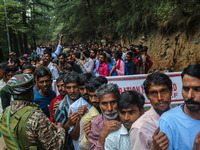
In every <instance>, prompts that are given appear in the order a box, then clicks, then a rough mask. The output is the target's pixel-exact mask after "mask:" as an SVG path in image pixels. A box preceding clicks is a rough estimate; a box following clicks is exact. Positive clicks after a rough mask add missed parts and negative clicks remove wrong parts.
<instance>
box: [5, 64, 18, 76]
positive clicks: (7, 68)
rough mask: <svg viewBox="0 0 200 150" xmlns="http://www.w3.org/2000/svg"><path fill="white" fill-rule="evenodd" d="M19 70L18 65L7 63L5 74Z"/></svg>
mask: <svg viewBox="0 0 200 150" xmlns="http://www.w3.org/2000/svg"><path fill="white" fill-rule="evenodd" d="M16 71H17V67H16V66H10V65H7V66H6V68H5V74H7V73H9V72H16Z"/></svg>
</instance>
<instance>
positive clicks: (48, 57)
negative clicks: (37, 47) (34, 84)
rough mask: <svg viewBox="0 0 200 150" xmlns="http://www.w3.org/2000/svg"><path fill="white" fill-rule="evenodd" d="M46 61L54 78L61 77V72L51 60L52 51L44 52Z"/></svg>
mask: <svg viewBox="0 0 200 150" xmlns="http://www.w3.org/2000/svg"><path fill="white" fill-rule="evenodd" d="M44 63H45V66H46V67H47V68H49V69H50V71H51V73H52V76H53V79H54V80H56V79H57V78H58V77H59V73H58V69H57V68H56V67H55V66H53V63H52V62H51V53H49V52H45V53H44Z"/></svg>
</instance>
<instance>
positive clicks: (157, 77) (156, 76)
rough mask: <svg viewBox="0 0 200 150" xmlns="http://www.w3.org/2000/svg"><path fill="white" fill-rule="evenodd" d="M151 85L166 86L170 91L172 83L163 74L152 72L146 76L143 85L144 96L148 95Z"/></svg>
mask: <svg viewBox="0 0 200 150" xmlns="http://www.w3.org/2000/svg"><path fill="white" fill-rule="evenodd" d="M152 83H154V84H155V85H167V87H168V89H169V90H170V91H172V81H171V80H170V78H169V77H168V76H167V75H166V74H164V73H159V72H154V73H152V74H150V75H148V76H147V78H146V80H145V81H144V83H143V87H144V90H145V93H146V95H148V94H149V87H150V86H151V84H152Z"/></svg>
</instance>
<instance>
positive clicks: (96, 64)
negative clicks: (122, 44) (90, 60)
mask: <svg viewBox="0 0 200 150" xmlns="http://www.w3.org/2000/svg"><path fill="white" fill-rule="evenodd" d="M95 60H96V61H95V69H94V70H93V74H96V71H97V70H98V69H99V60H98V59H97V58H95Z"/></svg>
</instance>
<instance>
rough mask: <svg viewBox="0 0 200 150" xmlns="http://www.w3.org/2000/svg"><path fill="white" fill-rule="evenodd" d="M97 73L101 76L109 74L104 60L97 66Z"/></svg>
mask: <svg viewBox="0 0 200 150" xmlns="http://www.w3.org/2000/svg"><path fill="white" fill-rule="evenodd" d="M99 75H100V76H103V77H106V76H108V75H109V69H108V65H107V64H106V63H105V62H104V63H103V64H100V66H99Z"/></svg>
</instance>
